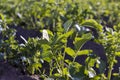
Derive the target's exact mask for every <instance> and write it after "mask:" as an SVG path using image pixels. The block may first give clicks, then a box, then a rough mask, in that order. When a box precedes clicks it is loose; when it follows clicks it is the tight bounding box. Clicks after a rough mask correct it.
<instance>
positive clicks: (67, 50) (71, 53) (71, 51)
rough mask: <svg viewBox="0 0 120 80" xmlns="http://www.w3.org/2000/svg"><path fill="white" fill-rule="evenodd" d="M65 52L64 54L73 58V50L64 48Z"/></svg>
mask: <svg viewBox="0 0 120 80" xmlns="http://www.w3.org/2000/svg"><path fill="white" fill-rule="evenodd" d="M65 52H66V53H67V54H68V55H70V56H71V57H74V56H75V52H74V50H73V49H71V48H69V47H67V48H65Z"/></svg>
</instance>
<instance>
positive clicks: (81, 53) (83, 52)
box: [77, 50, 92, 56]
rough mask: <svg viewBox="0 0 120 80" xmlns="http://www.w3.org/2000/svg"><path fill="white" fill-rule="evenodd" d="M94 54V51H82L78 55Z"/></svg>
mask: <svg viewBox="0 0 120 80" xmlns="http://www.w3.org/2000/svg"><path fill="white" fill-rule="evenodd" d="M91 52H92V50H81V51H78V53H77V55H79V56H80V55H88V54H90V53H91Z"/></svg>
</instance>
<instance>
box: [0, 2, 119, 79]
mask: <svg viewBox="0 0 120 80" xmlns="http://www.w3.org/2000/svg"><path fill="white" fill-rule="evenodd" d="M119 5H120V2H119V1H118V0H74V1H73V0H0V35H2V36H1V37H0V38H1V39H0V60H2V61H6V62H9V63H11V64H12V65H16V66H18V68H20V69H21V70H23V71H24V72H26V73H28V74H39V75H40V77H42V78H43V79H48V80H49V79H51V80H52V79H53V80H54V79H55V80H111V76H112V68H113V66H114V64H115V63H116V62H117V61H116V57H120V49H119V45H120V44H119V43H120V40H119V37H120V36H119V35H120V24H119V21H120V10H119ZM10 26H20V27H24V28H27V29H35V30H37V31H40V32H41V33H42V37H40V38H29V39H28V40H26V39H25V38H24V37H22V36H21V38H22V39H23V40H24V41H25V43H24V44H18V41H17V40H16V37H15V33H16V31H15V30H14V29H12V28H10ZM76 26H77V27H76ZM108 27H111V28H108ZM86 28H88V29H90V30H89V31H87V30H86ZM91 28H92V29H95V30H96V31H97V33H98V34H99V35H98V38H97V39H95V37H94V35H93V33H94V31H92V30H91ZM104 29H105V31H104ZM69 38H70V39H72V40H73V44H74V48H70V47H68V46H67V41H68V39H69ZM93 38H94V40H93V41H96V42H98V43H100V44H102V45H103V46H104V49H105V54H106V56H107V64H108V69H109V70H108V76H106V74H105V68H106V63H105V62H104V61H102V60H101V59H100V58H99V56H97V55H95V54H94V53H93V51H92V50H88V49H85V50H81V48H82V47H83V45H84V44H85V43H86V42H87V41H89V40H91V39H93ZM67 55H69V56H70V57H71V58H72V59H71V60H70V59H66V56H67ZM84 55H85V56H87V58H86V60H85V65H82V64H80V63H78V62H76V58H77V57H78V56H84ZM44 64H46V65H45V66H44ZM93 67H96V68H97V69H98V70H99V71H100V73H99V74H98V73H97V72H96V71H95V70H94V68H93ZM116 74H117V75H116ZM116 74H113V75H114V79H119V74H118V73H116Z"/></svg>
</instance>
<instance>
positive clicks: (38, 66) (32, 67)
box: [27, 63, 42, 74]
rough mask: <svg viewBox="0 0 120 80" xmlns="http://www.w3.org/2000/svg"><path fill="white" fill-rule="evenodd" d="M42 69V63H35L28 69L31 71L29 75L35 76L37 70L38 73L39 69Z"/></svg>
mask: <svg viewBox="0 0 120 80" xmlns="http://www.w3.org/2000/svg"><path fill="white" fill-rule="evenodd" d="M41 67H42V65H41V64H40V63H33V64H31V65H29V66H28V67H27V70H28V71H29V73H31V74H34V73H35V70H37V71H38V70H39V68H41Z"/></svg>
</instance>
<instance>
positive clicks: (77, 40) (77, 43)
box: [74, 33, 92, 51]
mask: <svg viewBox="0 0 120 80" xmlns="http://www.w3.org/2000/svg"><path fill="white" fill-rule="evenodd" d="M91 38H92V34H90V33H88V34H84V35H83V36H82V38H77V37H76V38H75V41H74V45H75V48H76V50H77V51H78V50H80V49H81V48H82V46H83V45H84V44H85V43H86V42H87V41H89V40H90V39H91Z"/></svg>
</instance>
